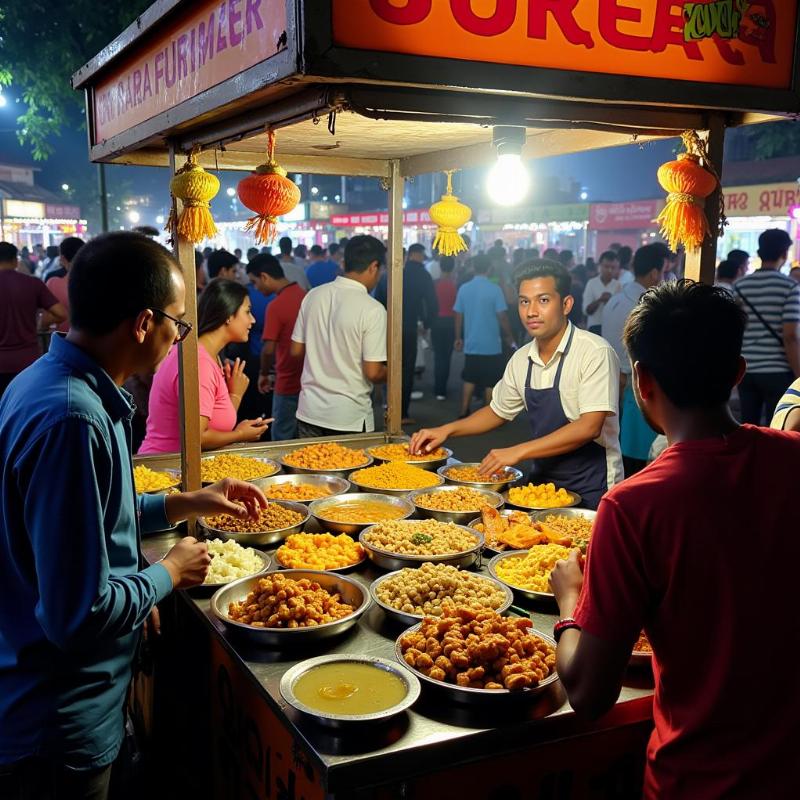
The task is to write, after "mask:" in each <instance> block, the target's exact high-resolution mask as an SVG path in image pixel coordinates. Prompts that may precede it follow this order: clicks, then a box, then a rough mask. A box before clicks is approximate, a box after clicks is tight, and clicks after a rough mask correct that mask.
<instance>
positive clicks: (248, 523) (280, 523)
mask: <svg viewBox="0 0 800 800" xmlns="http://www.w3.org/2000/svg"><path fill="white" fill-rule="evenodd" d="M309 516H310V515H309V513H308V508H307V507H306V506H304V505H303V504H302V503H290V502H289V501H287V500H273V501H271V502H269V503H267V507H266V508H261V509H259V513H258V518H257V519H250V518H247V519H238V518H237V517H234V516H232V515H231V514H218V515H217V516H214V517H198V519H197V524H198V525H199V526H200V527H201V528H202V529H203V531H204V532H205V534H206V536H207V537H208V538H212V539H232V540H233V541H234V542H238V543H239V544H243V545H249V546H251V547H252V546H256V547H259V546H260V547H266V546H267V545H270V544H275V542H280V541H282V540H283V539H285V538H286V537H287V536H288V535H289V534H291V533H298V532H299V531H300V530H301V528H302V527H303V525H305V524H306V522H308V519H309Z"/></svg>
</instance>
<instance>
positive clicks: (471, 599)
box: [370, 562, 514, 625]
mask: <svg viewBox="0 0 800 800" xmlns="http://www.w3.org/2000/svg"><path fill="white" fill-rule="evenodd" d="M370 592H371V593H372V599H373V600H374V601H375V603H376V604H377V605H378V606H380V607H381V608H382V609H383V611H384V613H385V614H386V615H387V616H388V617H390V618H391V619H394V620H397V621H398V622H402V623H403V624H405V625H413V624H414V623H415V622H419V621H420V620H421V619H422V618H423V617H443V616H444V614H445V612H446V610H447V608H449V607H453V608H455V607H460V608H474V609H478V610H485V609H491V610H492V611H497V613H498V614H502V613H504V612H505V611H507V610H508V609H509V607H510V606H511V603H512V602H513V601H514V595H513V593H512V592H511V590H510V589H509V588H508V587H507V586H504V585H503V584H502V583H500V582H499V581H496V580H494V579H493V578H489V577H487V576H486V575H480V574H478V573H477V572H470V571H469V570H463V569H458V568H457V567H452V566H450V565H449V564H432V563H428V562H426V563H424V564H423V565H422V566H421V567H418V568H417V569H412V568H409V567H406V568H404V569H401V570H397V571H396V572H390V573H389V574H388V575H383V576H381V577H380V578H377V579H376V580H374V581H373V582H372V585H371V586H370Z"/></svg>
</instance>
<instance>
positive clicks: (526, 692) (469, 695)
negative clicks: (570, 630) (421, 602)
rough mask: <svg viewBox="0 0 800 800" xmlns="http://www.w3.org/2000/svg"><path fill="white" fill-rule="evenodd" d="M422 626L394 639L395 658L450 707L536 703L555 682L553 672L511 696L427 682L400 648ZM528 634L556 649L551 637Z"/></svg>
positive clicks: (418, 625)
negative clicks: (457, 705)
mask: <svg viewBox="0 0 800 800" xmlns="http://www.w3.org/2000/svg"><path fill="white" fill-rule="evenodd" d="M421 624H422V623H417V624H416V625H412V626H411V627H410V628H409V629H408V630H407V631H403V633H401V634H400V636H398V637H397V641H396V642H395V645H394V655H395V658H396V659H397V660H398V661H399V662H400V663H401V664H404V665H405V667H406V669H409V670H411V673H412V674H413V675H415V676H416V677H417V678H418V679H419V680H420V682H422V683H423V684H425V685H426V686H432V687H435V689H436V691H438V692H440V693H441V694H442V695H444V696H446V697H447V698H448V699H449V700H450V701H452V702H453V703H458V704H459V705H461V706H471V707H474V706H485V705H487V704H488V705H491V706H494V707H495V708H497V707H503V708H508V707H511V706H515V705H517V704H519V703H526V702H528V701H531V700H534V699H536V698H537V697H539V695H541V694H542V693H543V692H545V691H547V690H548V689H549V688H550V687H551V686H552V685H553V684H554V683H557V682H558V673H557V672H555V671H553V672H551V673H550V674H549V675H548V676H547V677H546V678H545V679H544V680H543V681H542V682H541V683H539V684H538V685H537V686H532V687H531V688H529V689H520V690H519V691H516V692H512V691H510V690H509V689H470V688H469V687H468V686H458V685H457V684H454V683H445V682H444V681H437V680H434V679H433V678H429V677H428V676H427V675H423V674H422V673H421V672H420V671H419V670H418V669H415V668H414V667H412V666H410V665H409V664H407V663H406V660H405V659H404V658H403V653H402V650H401V647H400V640H401V639H402V638H403V636H405V635H406V634H407V633H413V632H414V631H417V630H419V627H420V625H421ZM531 632H532V633H534V634H535V635H536V636H538V637H539V638H540V639H544V640H545V641H546V642H547V643H548V644H549V645H550V646H551V647H553V648H555V646H556V643H555V640H554V639H552V638H551V637H550V636H547V635H546V634H544V633H541V632H540V631H537V630H534V629H531Z"/></svg>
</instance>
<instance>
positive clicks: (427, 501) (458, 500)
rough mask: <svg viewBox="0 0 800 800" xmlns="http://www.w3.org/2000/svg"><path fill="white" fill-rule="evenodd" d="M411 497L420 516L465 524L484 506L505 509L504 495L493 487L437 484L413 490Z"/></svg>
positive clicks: (409, 497)
mask: <svg viewBox="0 0 800 800" xmlns="http://www.w3.org/2000/svg"><path fill="white" fill-rule="evenodd" d="M408 499H409V500H410V501H411V502H412V503H413V504H414V506H415V507H416V509H417V513H418V514H419V516H420V517H423V518H425V517H427V518H429V519H438V520H439V521H440V522H457V523H458V524H460V525H465V524H466V523H468V522H469V521H470V520H471V519H473V518H474V517H475V515H476V514H479V513H480V511H481V509H482V508H483V507H484V506H489V507H491V508H502V506H503V498H502V497H501V496H500V495H499V494H497V492H492V491H489V489H478V488H476V487H473V486H437V487H435V488H433V489H420V490H419V491H417V492H412V493H411V494H410V495H409V496H408Z"/></svg>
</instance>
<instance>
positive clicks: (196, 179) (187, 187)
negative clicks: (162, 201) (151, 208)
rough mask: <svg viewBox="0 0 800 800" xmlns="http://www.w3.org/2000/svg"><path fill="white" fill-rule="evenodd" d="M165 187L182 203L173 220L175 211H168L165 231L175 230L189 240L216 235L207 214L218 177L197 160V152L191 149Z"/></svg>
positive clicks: (194, 242) (172, 231)
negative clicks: (176, 217)
mask: <svg viewBox="0 0 800 800" xmlns="http://www.w3.org/2000/svg"><path fill="white" fill-rule="evenodd" d="M169 191H170V194H171V195H172V196H173V197H176V198H177V199H178V200H180V201H181V203H182V204H183V210H182V211H181V213H180V216H179V217H178V222H177V226H176V224H175V214H174V212H173V211H172V210H170V212H169V219H168V220H167V224H166V226H165V227H164V230H165V231H170V232H171V233H173V234H174V232H175V230H177V232H178V234H179V235H180V236H182V237H184V238H185V239H188V240H189V241H190V242H192V244H197V243H198V242H202V241H203V240H204V239H212V238H213V237H214V236H216V235H217V226H216V225H215V224H214V218H213V217H212V216H211V206H210V202H211V200H213V198H214V197H216V194H217V192H218V191H219V178H217V176H216V175H212V174H211V173H210V172H206V171H205V170H204V169H203V168H202V167H201V166H200V165H199V164H198V163H197V153H196V151H194V150H193V151H192V152H191V153H189V158H188V159H187V161H186V163H185V164H184V165H183V166H182V167H181V168H180V169H179V170H178V171H177V172H176V173H175V174H174V175H173V176H172V180H171V181H170V182H169Z"/></svg>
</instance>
